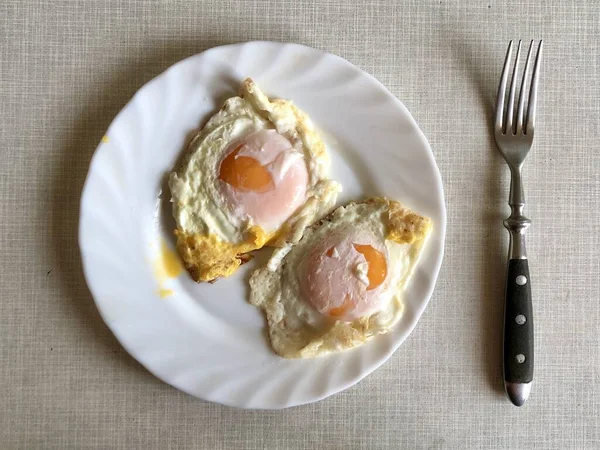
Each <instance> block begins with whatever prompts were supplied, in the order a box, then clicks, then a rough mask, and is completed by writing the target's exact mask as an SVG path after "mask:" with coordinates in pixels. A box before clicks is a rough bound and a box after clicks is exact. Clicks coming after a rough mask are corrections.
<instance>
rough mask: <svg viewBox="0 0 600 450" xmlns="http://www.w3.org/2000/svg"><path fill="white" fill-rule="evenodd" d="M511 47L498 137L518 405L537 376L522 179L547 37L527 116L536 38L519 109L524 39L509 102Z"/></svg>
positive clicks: (509, 353)
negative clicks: (504, 168)
mask: <svg viewBox="0 0 600 450" xmlns="http://www.w3.org/2000/svg"><path fill="white" fill-rule="evenodd" d="M512 51H513V42H512V41H510V44H509V45H508V51H507V53H506V60H505V62H504V69H502V77H501V78H500V86H499V87H498V101H497V103H496V119H495V122H494V136H495V138H496V145H497V146H498V149H499V150H500V153H501V154H502V156H503V157H504V159H505V160H506V162H507V164H508V167H509V168H510V174H511V179H510V195H509V200H508V204H509V205H510V208H511V214H510V217H508V218H507V219H506V220H505V221H504V226H505V227H506V229H507V230H508V231H509V233H510V246H509V250H508V270H507V278H506V296H505V304H504V387H505V389H506V393H507V395H508V397H509V398H510V400H511V401H512V402H513V404H515V405H517V406H522V405H523V404H524V403H525V401H526V400H527V398H528V397H529V393H530V392H531V384H532V381H533V308H532V304H531V288H530V285H529V265H528V263H527V254H526V253H525V231H526V230H527V228H528V227H529V225H531V221H530V220H529V219H528V218H527V217H525V216H524V215H523V207H524V206H525V197H524V195H523V184H522V182H521V168H522V167H523V162H524V161H525V157H526V156H527V153H529V150H530V149H531V146H532V144H533V135H534V131H535V113H536V102H537V91H538V81H539V76H540V60H541V56H542V41H540V43H539V46H538V49H537V54H536V57H535V64H534V68H533V74H532V76H531V85H530V88H529V101H528V102H527V112H526V114H525V116H524V109H525V108H524V106H525V87H526V85H527V82H528V74H529V65H530V64H529V63H530V60H531V56H532V51H533V41H531V44H530V45H529V52H528V53H527V62H526V63H525V69H524V71H523V78H522V81H521V91H520V93H519V103H518V106H517V109H516V111H515V91H516V89H517V81H518V80H517V76H518V72H519V56H520V54H521V41H519V44H518V46H517V55H516V58H515V63H514V68H513V73H512V81H511V83H510V91H509V93H508V103H507V104H506V103H505V93H506V84H507V81H508V72H509V69H510V64H511V60H512Z"/></svg>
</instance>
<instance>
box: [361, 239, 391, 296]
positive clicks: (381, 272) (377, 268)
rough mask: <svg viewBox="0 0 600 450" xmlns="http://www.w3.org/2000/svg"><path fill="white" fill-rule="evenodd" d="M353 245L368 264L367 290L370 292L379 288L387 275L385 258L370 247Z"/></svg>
mask: <svg viewBox="0 0 600 450" xmlns="http://www.w3.org/2000/svg"><path fill="white" fill-rule="evenodd" d="M353 245H354V249H355V250H356V251H357V252H358V253H362V255H363V256H364V257H365V259H366V260H367V262H368V263H369V270H368V271H367V278H368V279H369V286H368V287H367V290H368V291H370V290H372V289H375V288H377V287H379V286H380V285H381V283H383V281H384V280H385V277H386V275H387V264H386V262H385V256H383V255H382V254H381V252H378V251H377V250H375V249H374V248H373V247H371V246H370V245H359V244H353Z"/></svg>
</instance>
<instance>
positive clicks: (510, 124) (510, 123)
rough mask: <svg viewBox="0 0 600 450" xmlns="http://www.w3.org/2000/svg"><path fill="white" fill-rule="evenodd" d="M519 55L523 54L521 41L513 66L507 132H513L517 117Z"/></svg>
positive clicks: (507, 111)
mask: <svg viewBox="0 0 600 450" xmlns="http://www.w3.org/2000/svg"><path fill="white" fill-rule="evenodd" d="M519 56H521V41H520V40H519V44H518V45H517V56H516V57H515V66H514V67H513V74H512V80H511V82H510V92H509V94H508V106H507V108H506V133H507V134H508V133H511V134H512V133H513V119H514V117H515V91H516V90H517V74H518V73H519Z"/></svg>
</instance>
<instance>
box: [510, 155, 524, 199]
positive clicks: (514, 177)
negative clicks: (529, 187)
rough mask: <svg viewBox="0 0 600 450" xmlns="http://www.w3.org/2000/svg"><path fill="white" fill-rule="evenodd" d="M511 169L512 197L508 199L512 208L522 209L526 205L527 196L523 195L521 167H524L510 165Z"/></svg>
mask: <svg viewBox="0 0 600 450" xmlns="http://www.w3.org/2000/svg"><path fill="white" fill-rule="evenodd" d="M509 167H510V195H509V197H508V204H509V205H510V206H511V207H512V206H519V205H521V208H522V207H523V206H524V205H525V194H524V193H523V182H522V181H521V167H522V165H521V164H519V165H512V164H510V165H509Z"/></svg>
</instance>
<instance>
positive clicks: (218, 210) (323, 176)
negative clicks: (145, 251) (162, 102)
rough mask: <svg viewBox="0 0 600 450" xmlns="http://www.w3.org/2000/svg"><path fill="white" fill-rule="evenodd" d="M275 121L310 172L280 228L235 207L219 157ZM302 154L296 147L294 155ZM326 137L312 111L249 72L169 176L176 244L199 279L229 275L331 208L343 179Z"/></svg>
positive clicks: (294, 238) (292, 239) (298, 233)
mask: <svg viewBox="0 0 600 450" xmlns="http://www.w3.org/2000/svg"><path fill="white" fill-rule="evenodd" d="M266 129H274V130H276V131H277V132H278V133H279V134H281V135H282V136H284V137H285V138H286V139H288V140H289V141H290V143H291V144H292V147H293V149H294V153H297V154H299V155H300V157H301V158H302V159H303V160H304V162H305V164H306V167H307V172H308V186H307V189H306V200H305V202H304V204H303V205H302V206H301V207H299V208H298V209H297V210H296V211H295V212H294V213H293V214H292V215H291V217H289V218H288V219H287V220H286V221H285V222H283V223H281V224H280V226H279V227H276V229H264V228H263V227H262V225H261V224H259V223H254V222H253V220H252V219H251V218H250V217H249V216H247V215H243V214H239V211H236V210H233V209H232V208H231V207H230V206H229V205H228V202H227V201H226V198H225V196H224V193H223V192H222V190H221V189H219V181H220V180H218V177H219V173H220V165H221V162H222V160H223V158H224V157H225V152H226V150H227V148H228V146H229V145H231V144H232V143H234V142H236V141H238V140H241V139H243V138H244V137H245V136H248V135H249V134H251V133H254V132H256V131H260V130H266ZM293 156H294V157H296V155H293ZM329 166H330V160H329V156H328V155H327V152H326V150H325V145H324V144H323V142H322V141H321V139H320V138H319V136H318V135H317V134H316V132H315V130H314V126H313V125H312V123H311V121H310V119H309V117H308V116H307V115H306V114H305V113H304V112H302V111H300V110H299V109H298V108H296V106H295V105H294V104H293V103H292V102H290V101H287V100H279V99H276V100H269V99H268V98H267V97H266V96H265V95H264V94H263V93H262V91H261V90H260V89H259V88H258V86H257V85H256V83H254V82H253V81H252V80H251V79H246V80H245V81H244V82H243V83H242V87H241V89H240V96H238V97H232V98H230V99H228V100H226V102H225V104H224V106H223V107H222V108H221V110H220V111H219V112H217V113H216V114H215V115H214V116H213V117H211V118H210V120H209V121H208V122H207V123H206V125H205V126H204V127H203V128H202V130H201V131H200V132H199V134H198V135H197V136H196V137H195V138H194V139H193V140H192V142H191V143H190V145H189V149H188V154H187V156H186V158H185V160H184V162H183V164H182V166H181V168H180V169H179V170H178V171H176V172H173V173H172V174H171V175H170V178H169V187H170V190H171V195H172V202H173V216H174V218H175V221H176V224H177V230H176V234H177V237H178V244H177V249H178V251H179V253H180V254H181V256H182V257H183V260H184V263H185V265H186V268H187V269H188V271H189V273H190V274H191V275H192V277H193V278H194V280H196V281H212V280H214V279H217V278H220V277H224V276H228V275H230V274H231V273H233V272H234V271H235V270H236V269H237V267H238V266H239V265H240V264H241V263H243V262H244V261H245V260H247V256H246V255H247V253H248V252H250V251H252V250H255V249H258V248H261V247H262V246H264V245H266V244H267V243H268V244H269V245H274V246H280V245H284V244H285V243H287V242H295V241H297V240H298V239H300V237H301V236H302V232H303V230H304V228H305V227H307V226H308V225H310V224H312V223H314V222H315V220H317V219H319V218H321V217H323V216H324V215H326V214H327V213H329V212H330V211H331V209H332V208H333V206H334V204H335V200H336V198H337V194H338V193H339V192H340V191H341V186H340V185H339V183H337V182H335V181H332V180H330V179H329V178H328V170H329Z"/></svg>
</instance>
